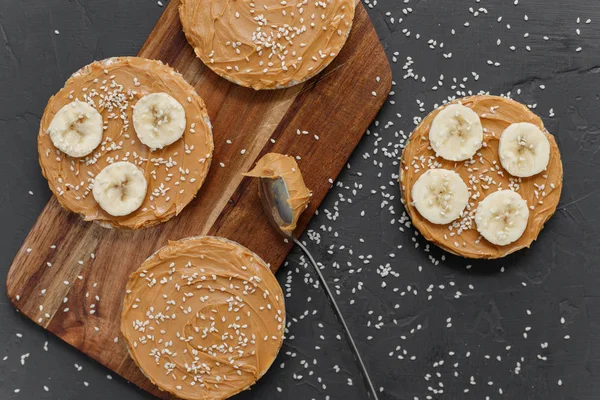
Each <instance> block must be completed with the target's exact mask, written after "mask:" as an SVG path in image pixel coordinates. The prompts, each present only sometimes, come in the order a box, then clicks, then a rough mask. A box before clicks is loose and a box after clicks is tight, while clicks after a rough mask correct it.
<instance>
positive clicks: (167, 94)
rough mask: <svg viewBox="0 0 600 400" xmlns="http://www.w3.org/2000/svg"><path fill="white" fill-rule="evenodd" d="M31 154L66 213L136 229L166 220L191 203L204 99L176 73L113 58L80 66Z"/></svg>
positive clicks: (197, 179) (207, 152) (208, 148)
mask: <svg viewBox="0 0 600 400" xmlns="http://www.w3.org/2000/svg"><path fill="white" fill-rule="evenodd" d="M38 152H39V162H40V165H41V167H42V173H43V174H44V176H45V177H46V179H48V185H49V186H50V189H51V190H52V192H53V193H54V194H55V196H56V198H57V199H58V201H59V202H60V204H61V205H62V206H63V207H64V208H66V209H68V210H70V211H73V212H75V213H78V214H81V215H82V216H83V218H84V219H85V220H86V221H95V222H98V223H100V224H101V225H103V226H108V227H111V226H115V227H122V228H130V229H136V228H143V227H147V226H151V225H154V224H156V223H159V222H163V221H166V220H168V219H170V218H171V217H173V216H175V215H177V214H179V213H180V212H181V211H182V210H183V208H184V207H185V206H186V205H187V204H188V203H189V202H190V201H191V200H192V199H193V198H194V197H195V196H196V193H197V192H198V190H199V189H200V187H201V186H202V184H203V182H204V180H205V178H206V175H207V174H208V169H209V167H210V162H211V159H212V153H213V139H212V132H211V125H210V121H209V118H208V114H207V112H206V107H205V105H204V102H203V101H202V99H201V98H200V97H199V96H198V95H197V94H196V92H195V91H194V88H193V87H192V86H190V85H189V84H188V83H187V82H186V81H185V79H183V77H182V76H181V75H180V74H178V73H177V72H175V71H174V70H173V69H172V68H170V67H169V66H167V65H164V64H163V63H161V62H160V61H154V60H147V59H144V58H138V57H118V58H109V59H106V60H103V61H97V62H94V63H92V64H90V65H87V66H85V67H83V68H82V69H80V70H79V71H77V72H76V73H74V74H73V75H72V76H71V78H69V80H67V82H66V83H65V86H64V87H63V88H62V89H61V90H60V91H59V92H58V93H57V94H56V95H54V96H52V97H51V98H50V100H49V101H48V105H47V106H46V109H45V110H44V115H43V116H42V120H41V123H40V131H39V135H38ZM115 164H117V165H116V166H115V167H112V168H108V167H110V166H113V165H115ZM142 175H143V176H142ZM98 176H100V178H99V180H98V182H97V183H98V185H97V187H95V188H94V182H95V181H96V177H98Z"/></svg>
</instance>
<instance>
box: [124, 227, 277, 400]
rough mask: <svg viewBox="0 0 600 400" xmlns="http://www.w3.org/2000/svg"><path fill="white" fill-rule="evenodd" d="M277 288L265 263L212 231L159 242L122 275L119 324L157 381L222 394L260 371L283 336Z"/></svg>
mask: <svg viewBox="0 0 600 400" xmlns="http://www.w3.org/2000/svg"><path fill="white" fill-rule="evenodd" d="M284 329H285V306H284V301H283V292H282V290H281V287H280V286H279V283H278V282H277V280H276V279H275V276H274V275H273V274H272V273H271V271H270V270H269V268H268V266H267V265H266V264H265V263H264V261H262V260H261V259H260V258H259V257H258V256H257V255H256V254H254V253H252V252H251V251H249V250H248V249H246V248H245V247H243V246H241V245H239V244H237V243H235V242H231V241H228V240H226V239H222V238H217V237H208V236H205V237H193V238H188V239H182V240H179V241H177V242H169V244H168V245H167V246H165V247H163V248H162V249H160V250H158V251H157V252H156V253H155V254H154V255H152V256H151V257H150V258H148V259H147V260H146V261H145V262H144V263H143V264H142V266H141V267H140V269H139V270H138V271H136V272H134V273H133V274H132V275H131V276H130V278H129V281H128V282H127V294H126V296H125V300H124V304H123V313H122V316H121V332H122V333H123V336H124V338H125V340H126V343H127V346H128V348H129V353H130V355H131V357H133V359H134V360H135V362H136V364H137V365H138V366H139V367H140V368H141V370H142V371H143V372H144V374H145V375H146V376H147V377H148V378H149V379H150V380H151V381H152V382H153V383H154V384H156V385H157V386H158V387H159V388H160V389H162V390H165V391H168V392H170V393H172V394H174V395H176V396H177V397H179V398H182V399H194V400H200V399H202V400H208V399H225V398H228V397H230V396H233V395H234V394H236V393H238V392H240V391H242V390H244V389H247V388H248V387H249V386H250V385H252V384H253V383H255V382H256V381H257V380H258V379H259V378H260V377H261V376H263V375H264V374H265V372H266V371H267V369H268V368H269V367H270V366H271V364H272V363H273V361H274V360H275V357H276V356H277V353H278V352H279V349H280V348H281V345H282V342H283V332H284Z"/></svg>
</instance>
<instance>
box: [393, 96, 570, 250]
mask: <svg viewBox="0 0 600 400" xmlns="http://www.w3.org/2000/svg"><path fill="white" fill-rule="evenodd" d="M444 110H450V112H449V111H444ZM438 115H440V118H438ZM474 116H476V117H477V118H474ZM452 118H454V119H455V120H454V121H451V122H446V121H444V120H450V119H452ZM436 119H437V121H436ZM440 122H443V124H440ZM442 125H444V126H446V127H449V128H448V129H445V130H444V129H442V128H440V127H441V126H442ZM432 127H433V128H434V129H435V130H436V131H435V132H433V133H432V132H431V130H432ZM481 130H482V131H483V141H482V142H480V143H477V140H478V139H476V138H477V136H478V135H480V133H479V132H481ZM440 132H441V133H440ZM473 132H477V133H476V134H474V133H473ZM432 137H434V138H435V140H436V141H437V143H436V145H435V146H434V145H432V143H431V138H432ZM474 138H475V139H474ZM461 146H462V147H463V148H462V149H459V147H461ZM453 148H456V154H457V157H452V151H453ZM440 149H443V150H442V151H440ZM461 151H462V152H461ZM463 153H464V154H469V153H474V155H472V156H471V157H468V158H467V159H464V157H462V154H463ZM456 160H461V161H456ZM503 165H505V166H507V167H508V168H509V169H510V171H511V172H513V173H514V174H515V175H511V173H509V171H508V170H506V169H505V168H504V167H503ZM428 171H453V172H454V173H456V174H458V175H459V176H460V178H461V179H462V181H463V182H464V184H465V185H466V187H467V189H468V191H469V197H468V202H467V203H466V206H465V207H464V209H462V211H461V212H460V215H459V216H458V217H456V213H454V214H453V213H452V211H456V210H451V208H452V207H454V204H460V205H461V207H462V205H463V204H464V203H461V202H458V201H457V199H458V198H459V197H458V196H459V194H458V193H459V190H458V189H457V188H460V187H461V185H462V183H459V184H453V185H452V184H451V183H452V182H450V181H448V180H447V181H445V182H443V185H442V184H439V183H436V182H433V181H431V180H428V181H427V184H428V186H427V185H423V182H420V186H421V187H425V188H427V190H428V191H427V196H428V197H426V196H424V195H422V192H423V191H424V190H423V189H422V188H421V189H420V191H419V192H418V193H417V192H415V191H414V189H413V187H414V185H415V183H416V182H417V181H418V180H419V179H420V178H421V177H422V176H423V178H422V179H420V180H421V181H423V180H425V178H426V177H427V176H426V174H428ZM517 174H518V175H519V176H516V175H517ZM562 180H563V167H562V162H561V158H560V152H559V149H558V146H557V144H556V141H555V140H554V136H552V135H551V134H550V133H548V131H546V129H545V128H544V124H543V123H542V120H541V119H540V118H539V117H538V116H537V115H535V114H534V113H533V112H531V111H530V110H529V109H528V108H527V107H526V106H524V105H522V104H520V103H518V102H516V101H514V100H511V99H508V98H505V97H498V96H489V95H478V96H471V97H465V98H462V99H458V100H456V101H453V102H451V103H449V104H446V105H444V106H442V107H440V108H438V109H436V110H434V111H432V112H431V113H430V114H429V115H428V116H427V117H425V119H423V121H422V122H421V123H420V124H419V125H418V126H417V128H416V129H415V130H414V131H413V133H412V134H411V137H410V140H409V142H408V143H407V144H406V147H405V148H404V151H403V153H402V160H401V166H400V184H401V191H402V202H403V203H404V206H405V207H406V211H407V212H408V214H409V216H410V218H411V220H412V223H413V225H414V226H415V227H416V228H417V229H418V230H419V232H421V234H422V235H423V237H424V238H425V239H427V240H429V241H431V242H433V243H434V244H436V245H438V246H439V247H441V248H442V249H444V250H446V251H448V252H450V253H453V254H456V255H460V256H463V257H467V258H488V259H493V258H500V257H504V256H506V255H508V254H510V253H513V252H515V251H517V250H519V249H522V248H524V247H529V246H530V245H531V243H532V242H533V241H534V240H535V239H536V238H537V237H538V235H539V233H540V231H541V230H542V228H543V227H544V224H545V223H546V221H548V219H550V217H551V216H552V215H553V214H554V212H555V211H556V207H557V205H558V201H559V199H560V193H561V190H562V183H563V182H562ZM440 182H441V181H440ZM434 186H435V187H434ZM511 191H512V192H514V193H512V192H511ZM460 193H462V192H460ZM492 194H493V196H491V195H492ZM415 195H416V196H419V198H418V199H416V198H415V197H414V196H415ZM460 196H461V197H460V198H461V199H462V198H464V196H463V195H462V194H460ZM486 199H487V200H486ZM484 200H486V201H484ZM424 202H425V204H424ZM417 203H418V204H417ZM417 206H419V207H421V208H423V207H425V208H427V212H424V213H420V212H419V210H418V207H417ZM434 211H435V212H437V213H438V214H440V215H437V214H435V215H433V217H432V216H430V213H432V212H434ZM428 213H429V214H428ZM448 215H450V216H451V217H452V218H454V219H453V220H452V221H451V222H448V221H447V219H446V220H445V219H444V217H446V216H448ZM439 221H442V222H443V223H440V222H439Z"/></svg>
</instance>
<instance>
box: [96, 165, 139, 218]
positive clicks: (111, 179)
mask: <svg viewBox="0 0 600 400" xmlns="http://www.w3.org/2000/svg"><path fill="white" fill-rule="evenodd" d="M147 188H148V183H147V181H146V178H145V177H144V174H143V173H142V171H141V170H140V169H139V168H138V167H136V166H135V165H134V164H132V163H130V162H126V161H119V162H116V163H113V164H110V165H108V166H107V167H105V168H104V169H103V170H102V171H100V172H99V173H98V175H96V178H95V179H94V187H93V189H92V194H93V195H94V199H96V202H97V203H98V205H100V207H101V208H102V209H103V210H104V211H106V212H107V213H109V214H110V215H112V216H115V217H122V216H124V215H129V214H131V213H132V212H134V211H135V210H137V209H138V208H140V206H141V205H142V203H143V202H144V199H145V198H146V191H147Z"/></svg>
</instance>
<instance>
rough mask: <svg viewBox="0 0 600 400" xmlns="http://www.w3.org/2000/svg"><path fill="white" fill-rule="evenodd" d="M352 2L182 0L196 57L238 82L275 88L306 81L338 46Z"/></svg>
mask: <svg viewBox="0 0 600 400" xmlns="http://www.w3.org/2000/svg"><path fill="white" fill-rule="evenodd" d="M354 9H355V3H354V0H326V1H320V2H308V1H304V0H287V1H280V0H258V1H254V0H239V1H237V0H236V1H228V0H226V1H220V0H208V1H206V0H181V5H180V6H179V17H180V19H181V24H182V26H183V31H184V32H185V35H186V37H187V40H188V42H190V44H191V45H192V47H193V48H194V51H195V52H196V55H197V56H198V57H199V58H200V59H201V60H202V61H203V62H204V63H205V64H206V65H207V66H208V67H209V68H211V69H212V70H213V71H214V72H216V73H217V74H219V75H220V76H222V77H224V78H225V79H228V80H229V81H231V82H234V83H236V84H238V85H242V86H247V87H251V88H254V89H279V88H285V87H290V86H293V85H296V84H299V83H301V82H304V81H306V80H307V79H310V78H311V77H313V76H315V75H316V74H318V73H319V72H320V71H321V70H323V69H324V68H325V67H326V66H327V65H329V63H331V61H332V60H333V59H334V57H335V56H337V55H338V53H339V52H340V50H341V49H342V47H343V45H344V43H345V42H346V39H347V37H348V35H349V33H350V29H351V27H352V21H353V19H354Z"/></svg>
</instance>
